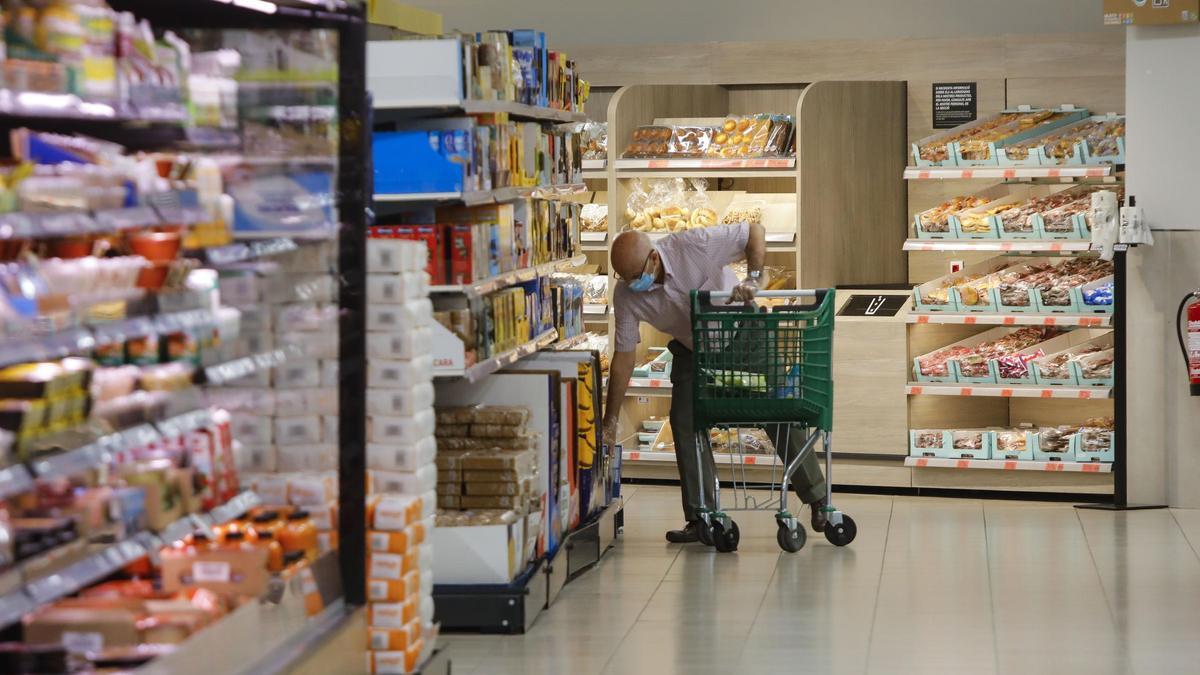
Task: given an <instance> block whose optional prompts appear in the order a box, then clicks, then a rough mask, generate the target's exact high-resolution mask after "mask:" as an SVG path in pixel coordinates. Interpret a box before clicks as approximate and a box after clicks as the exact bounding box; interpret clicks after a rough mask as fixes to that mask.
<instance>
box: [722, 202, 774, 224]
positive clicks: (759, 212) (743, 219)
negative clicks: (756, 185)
mask: <svg viewBox="0 0 1200 675" xmlns="http://www.w3.org/2000/svg"><path fill="white" fill-rule="evenodd" d="M766 205H767V203H766V202H764V201H762V200H757V199H754V200H746V201H740V202H733V203H732V204H730V205H729V208H727V209H725V215H723V216H721V224H722V225H730V224H733V223H748V224H750V225H761V224H762V217H763V208H764V207H765V206H766Z"/></svg>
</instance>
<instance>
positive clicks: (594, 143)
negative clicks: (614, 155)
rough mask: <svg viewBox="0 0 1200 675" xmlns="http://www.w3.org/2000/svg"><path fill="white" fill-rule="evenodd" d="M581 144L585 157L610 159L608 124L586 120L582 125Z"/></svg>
mask: <svg viewBox="0 0 1200 675" xmlns="http://www.w3.org/2000/svg"><path fill="white" fill-rule="evenodd" d="M579 132H580V136H579V145H580V150H582V152H583V158H584V159H608V124H607V123H606V122H584V123H583V124H581V125H580V130H579Z"/></svg>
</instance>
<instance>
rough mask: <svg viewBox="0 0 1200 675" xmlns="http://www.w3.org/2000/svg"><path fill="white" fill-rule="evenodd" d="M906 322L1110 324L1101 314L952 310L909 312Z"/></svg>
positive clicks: (1036, 324)
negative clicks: (1003, 312)
mask: <svg viewBox="0 0 1200 675" xmlns="http://www.w3.org/2000/svg"><path fill="white" fill-rule="evenodd" d="M904 320H905V321H906V322H908V323H917V324H926V323H935V324H941V323H945V324H965V325H968V326H969V325H975V324H978V325H981V326H1083V327H1088V328H1101V327H1108V326H1111V325H1112V316H1111V315H1107V314H1106V315H1101V314H958V313H954V312H928V313H919V312H911V313H909V314H908V315H907V316H906V317H905V318H904Z"/></svg>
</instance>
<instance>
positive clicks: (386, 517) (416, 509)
mask: <svg viewBox="0 0 1200 675" xmlns="http://www.w3.org/2000/svg"><path fill="white" fill-rule="evenodd" d="M421 511H422V506H421V498H420V497H413V496H411V495H403V496H400V495H375V496H373V497H371V498H370V499H369V500H368V501H367V527H369V528H371V529H373V530H384V531H387V532H398V531H400V530H403V529H404V528H406V527H408V526H409V525H411V524H413V523H415V522H417V521H418V520H420V519H421Z"/></svg>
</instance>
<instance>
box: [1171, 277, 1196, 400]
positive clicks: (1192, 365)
mask: <svg viewBox="0 0 1200 675" xmlns="http://www.w3.org/2000/svg"><path fill="white" fill-rule="evenodd" d="M1189 303H1190V304H1189ZM1184 308H1187V327H1186V331H1187V340H1186V341H1185V340H1184V335H1183V333H1184V330H1185V328H1183V327H1181V326H1180V325H1179V320H1180V319H1181V318H1183V310H1184ZM1175 327H1176V330H1177V331H1178V333H1179V351H1181V352H1183V363H1184V365H1186V366H1187V370H1188V380H1189V381H1190V382H1191V392H1192V396H1200V290H1195V291H1192V292H1191V293H1188V294H1187V295H1185V296H1183V300H1181V301H1180V303H1179V311H1177V312H1175Z"/></svg>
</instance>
